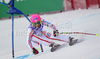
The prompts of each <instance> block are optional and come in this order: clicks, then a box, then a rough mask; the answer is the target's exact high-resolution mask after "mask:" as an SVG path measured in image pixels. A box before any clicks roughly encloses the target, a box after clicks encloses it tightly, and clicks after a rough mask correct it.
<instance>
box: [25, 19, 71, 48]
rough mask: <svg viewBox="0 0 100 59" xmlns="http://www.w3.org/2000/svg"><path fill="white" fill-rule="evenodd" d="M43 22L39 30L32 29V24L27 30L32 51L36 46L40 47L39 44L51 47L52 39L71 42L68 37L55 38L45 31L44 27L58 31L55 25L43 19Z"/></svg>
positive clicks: (28, 42)
mask: <svg viewBox="0 0 100 59" xmlns="http://www.w3.org/2000/svg"><path fill="white" fill-rule="evenodd" d="M41 22H42V24H41V26H40V27H39V28H38V29H36V28H34V27H32V24H30V25H29V26H28V28H27V45H28V47H29V48H30V49H32V48H33V47H34V45H39V44H43V45H47V46H49V45H50V43H51V41H50V39H51V40H58V41H63V42H69V37H68V36H63V35H59V36H57V37H54V36H53V35H51V34H50V33H49V32H47V31H46V30H44V29H43V26H47V27H50V28H52V29H53V30H57V29H56V27H55V26H54V25H53V24H51V23H49V22H47V21H45V20H44V19H41Z"/></svg>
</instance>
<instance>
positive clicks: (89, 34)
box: [59, 32, 97, 36]
mask: <svg viewBox="0 0 100 59" xmlns="http://www.w3.org/2000/svg"><path fill="white" fill-rule="evenodd" d="M59 34H86V35H95V36H97V34H92V33H84V32H61V33H59Z"/></svg>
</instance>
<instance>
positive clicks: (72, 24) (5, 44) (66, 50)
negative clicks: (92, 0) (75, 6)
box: [0, 9, 100, 59]
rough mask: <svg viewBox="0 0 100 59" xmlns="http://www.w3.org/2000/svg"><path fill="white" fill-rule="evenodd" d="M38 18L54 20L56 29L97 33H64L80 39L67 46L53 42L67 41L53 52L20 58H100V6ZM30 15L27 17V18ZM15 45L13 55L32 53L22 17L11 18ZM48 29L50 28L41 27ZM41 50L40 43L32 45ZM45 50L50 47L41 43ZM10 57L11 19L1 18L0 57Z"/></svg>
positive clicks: (25, 24)
mask: <svg viewBox="0 0 100 59" xmlns="http://www.w3.org/2000/svg"><path fill="white" fill-rule="evenodd" d="M40 16H41V18H43V19H45V20H47V21H49V22H51V23H53V24H55V25H56V27H57V28H58V30H59V32H65V31H66V32H85V33H93V34H98V36H95V35H83V34H82V35H81V34H67V35H68V36H72V37H75V38H77V39H79V40H83V42H81V43H78V44H75V45H74V46H69V45H68V43H66V42H59V41H54V42H56V43H59V44H63V43H66V47H63V48H61V49H59V50H57V51H55V52H45V53H43V54H40V55H36V56H30V57H27V58H22V59H100V27H99V26H100V9H87V10H74V11H67V12H62V13H57V14H45V15H40ZM29 18H30V17H29ZM14 23H15V24H14V36H15V37H14V43H15V45H14V47H15V49H14V50H15V57H20V56H23V55H27V54H31V53H32V52H31V50H30V49H29V48H28V46H27V43H26V34H27V33H26V30H27V26H28V25H29V22H28V21H27V19H26V18H25V17H22V18H15V19H14ZM44 28H45V29H46V30H47V31H48V32H51V33H52V32H53V31H52V29H49V28H47V27H44ZM35 47H36V48H39V51H40V50H41V49H40V46H35ZM43 48H44V51H46V50H48V49H50V48H49V47H48V46H44V45H43ZM11 58H12V20H11V19H7V20H0V59H11Z"/></svg>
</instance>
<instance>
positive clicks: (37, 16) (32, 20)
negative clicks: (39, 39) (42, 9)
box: [30, 14, 41, 23]
mask: <svg viewBox="0 0 100 59" xmlns="http://www.w3.org/2000/svg"><path fill="white" fill-rule="evenodd" d="M40 20H41V18H40V16H39V15H38V14H33V15H32V16H31V18H30V21H31V23H35V22H38V21H40Z"/></svg>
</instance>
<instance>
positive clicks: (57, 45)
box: [49, 42, 60, 52]
mask: <svg viewBox="0 0 100 59" xmlns="http://www.w3.org/2000/svg"><path fill="white" fill-rule="evenodd" d="M59 46H60V44H56V43H54V42H51V44H50V45H49V47H51V52H53V51H55V50H56V49H57V48H58V47H59Z"/></svg>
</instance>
